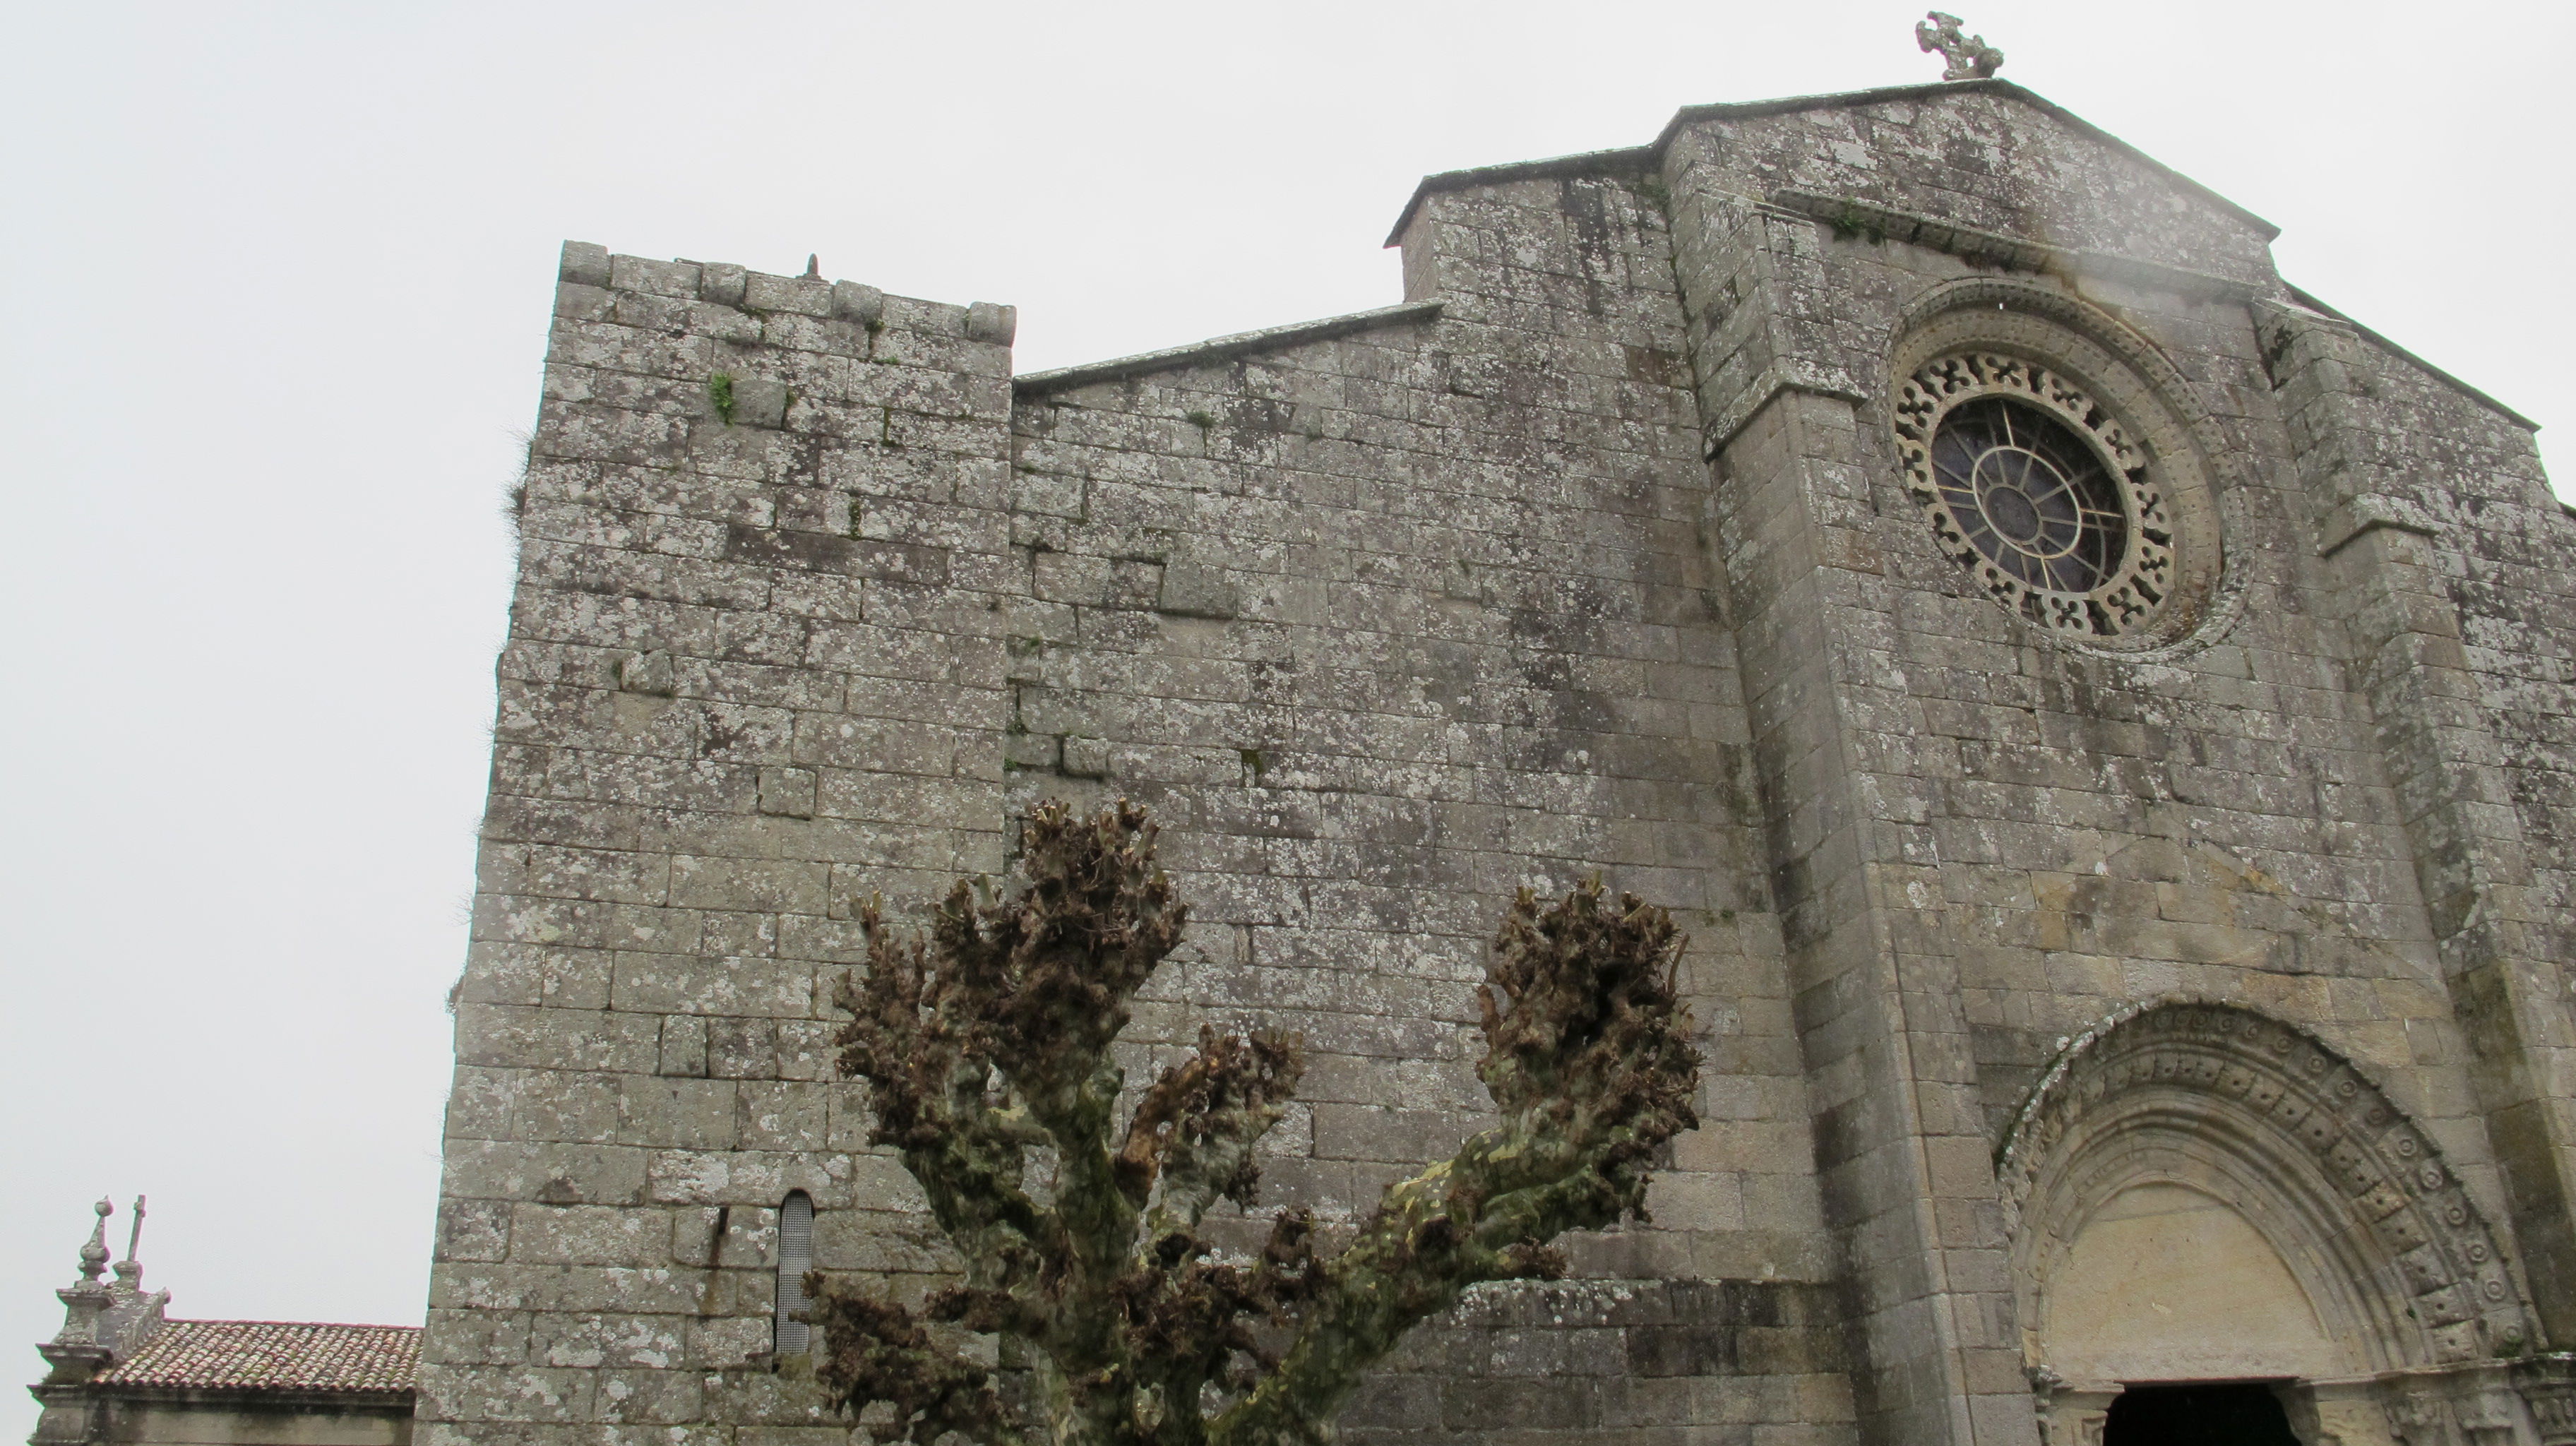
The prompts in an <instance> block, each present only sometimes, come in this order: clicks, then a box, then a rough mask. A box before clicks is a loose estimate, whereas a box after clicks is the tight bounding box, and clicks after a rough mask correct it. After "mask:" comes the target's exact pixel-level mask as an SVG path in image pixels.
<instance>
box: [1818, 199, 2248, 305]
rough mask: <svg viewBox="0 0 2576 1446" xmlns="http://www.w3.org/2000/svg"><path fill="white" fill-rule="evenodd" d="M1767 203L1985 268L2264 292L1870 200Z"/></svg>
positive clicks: (2179, 289) (2159, 287) (2172, 287)
mask: <svg viewBox="0 0 2576 1446" xmlns="http://www.w3.org/2000/svg"><path fill="white" fill-rule="evenodd" d="M1770 199H1771V204H1772V205H1774V206H1777V207H1779V208H1780V209H1782V210H1784V211H1793V212H1796V213H1797V214H1799V215H1801V216H1805V217H1807V218H1809V219H1811V220H1816V221H1822V222H1824V223H1825V224H1826V225H1828V226H1832V227H1834V228H1836V229H1838V230H1844V231H1854V232H1861V233H1866V234H1868V235H1870V236H1872V237H1882V238H1884V239H1886V240H1889V241H1903V242H1907V243H1909V244H1911V245H1916V246H1928V247H1930V248H1931V249H1933V250H1935V251H1944V252H1947V253H1949V254H1950V255H1952V256H1956V257H1958V258H1960V259H1961V260H1963V261H1974V262H1977V263H1979V264H1981V265H1987V266H2000V267H2004V268H2006V269H2008V270H2013V271H2030V272H2037V273H2041V274H2044V275H2051V276H2065V277H2069V278H2073V279H2076V280H2084V279H2100V280H2103V281H2116V282H2120V283H2122V284H2124V285H2129V286H2138V287H2144V288H2148V289H2151V290H2156V291H2167V292H2171V293H2173V294H2175V295H2177V296H2185V297H2190V298H2192V299H2194V300H2201V301H2232V302H2246V301H2251V300H2253V299H2254V298H2255V297H2257V296H2259V295H2261V294H2262V290H2261V288H2259V287H2257V286H2255V285H2253V284H2252V283H2250V282H2244V281H2233V280H2230V279H2228V278H2227V277H2224V276H2212V275H2210V274H2209V273H2207V272H2205V271H2192V270H2188V269H2186V268H2184V267H2180V266H2168V265H2165V264H2164V263H2163V262H2161V261H2144V260H2140V259H2139V258H2137V257H2135V256H2121V255H2118V254H2116V253H2114V252H2109V251H2082V250H2076V249H2074V248H2072V247H2066V246H2051V245H2049V244H2047V243H2046V242H2042V241H2026V240H2023V239H2022V238H2020V237H2017V236H2006V235H2003V234H2001V233H2000V232H1995V231H1980V230H1978V229H1977V228H1976V227H1974V226H1962V225H1960V224H1958V223H1957V222H1955V221H1944V220H1941V219H1940V218H1939V217H1936V216H1924V215H1918V214H1916V213H1915V212H1912V211H1898V210H1894V209H1891V208H1889V207H1886V206H1874V205H1871V204H1870V203H1869V202H1867V201H1855V200H1848V199H1845V198H1842V197H1838V196H1820V195H1817V194H1816V193H1814V192H1812V191H1798V190H1778V191H1773V192H1772V193H1771V197H1770Z"/></svg>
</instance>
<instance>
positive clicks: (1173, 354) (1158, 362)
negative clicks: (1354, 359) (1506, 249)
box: [1011, 301, 1442, 401]
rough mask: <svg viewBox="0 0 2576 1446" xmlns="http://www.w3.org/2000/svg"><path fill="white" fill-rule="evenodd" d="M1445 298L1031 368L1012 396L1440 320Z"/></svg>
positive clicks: (1035, 394)
mask: <svg viewBox="0 0 2576 1446" xmlns="http://www.w3.org/2000/svg"><path fill="white" fill-rule="evenodd" d="M1441 306H1442V303H1440V302H1437V301H1408V302H1404V303H1401V304H1400V305H1396V306H1381V307H1378V308H1376V309H1374V310H1371V311H1354V312H1352V313H1350V314H1349V315H1347V316H1330V317H1326V318H1324V319H1323V320H1321V321H1301V322H1297V323H1295V324H1293V325H1290V326H1274V327H1268V328H1266V329H1264V330H1261V331H1243V332H1236V333H1235V334H1234V335H1232V336H1219V337H1211V338H1209V339H1208V340H1206V341H1201V342H1192V343H1191V344H1190V345H1188V346H1175V347H1167V348H1165V349H1163V350H1162V351H1149V352H1140V353H1138V354H1137V355H1135V356H1126V357H1117V358H1113V359H1112V360H1109V361H1097V362H1085V363H1083V364H1082V365H1080V366H1070V367H1058V368H1056V369H1055V370H1054V371H1048V372H1031V373H1029V374H1028V375H1027V376H1024V377H1014V378H1012V379H1011V392H1012V395H1013V396H1014V397H1015V398H1017V399H1018V400H1021V401H1027V400H1029V399H1031V398H1033V397H1043V396H1046V395H1048V394H1050V393H1054V392H1061V391H1065V390H1067V389H1069V388H1073V387H1085V386H1089V385H1091V384H1092V383H1094V382H1115V381H1124V380H1126V379H1127V378H1129V377H1136V376H1143V375H1145V374H1147V373H1149V372H1159V371H1169V370H1171V369H1172V368H1174V367H1185V366H1195V365H1198V364H1200V363H1202V362H1214V361H1231V360H1233V359H1234V358H1236V357H1240V356H1249V355H1251V354H1253V353H1255V352H1263V351H1273V350H1276V349H1278V348H1280V347H1286V346H1295V345H1298V344H1299V343H1302V342H1310V341H1330V340H1332V339H1333V338H1335V337H1340V336H1350V335H1352V334H1353V333H1356V332H1363V331H1375V330H1377V329H1378V328H1380V327H1387V326H1404V325H1408V324H1410V323H1414V322H1424V321H1437V320H1439V319H1440V310H1441Z"/></svg>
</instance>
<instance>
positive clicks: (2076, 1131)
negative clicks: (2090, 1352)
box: [1996, 1001, 2538, 1371]
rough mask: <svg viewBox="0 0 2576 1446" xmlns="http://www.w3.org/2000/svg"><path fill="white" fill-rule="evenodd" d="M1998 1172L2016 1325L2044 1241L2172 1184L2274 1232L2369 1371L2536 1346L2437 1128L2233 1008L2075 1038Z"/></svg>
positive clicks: (2270, 1023)
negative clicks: (2131, 1193)
mask: <svg viewBox="0 0 2576 1446" xmlns="http://www.w3.org/2000/svg"><path fill="white" fill-rule="evenodd" d="M1996 1173H1997V1177H1998V1179H1999V1181H2000V1182H2001V1184H2002V1187H2003V1191H2004V1201H2005V1209H2006V1217H2007V1221H2008V1224H2009V1226H2010V1229H2011V1231H2012V1235H2013V1248H2014V1255H2015V1264H2016V1267H2017V1269H2016V1276H2017V1278H2018V1279H2017V1284H2018V1285H2019V1287H2020V1289H2021V1291H2022V1293H2023V1295H2024V1299H2023V1302H2022V1304H2023V1309H2024V1312H2025V1314H2024V1315H2023V1319H2024V1320H2025V1322H2028V1321H2032V1320H2034V1319H2036V1309H2035V1307H2036V1303H2035V1302H2034V1301H2033V1300H2032V1299H2031V1298H2030V1294H2031V1291H2032V1290H2033V1288H2034V1284H2035V1282H2036V1280H2037V1279H2039V1278H2040V1277H2042V1276H2043V1275H2044V1274H2045V1272H2046V1267H2047V1264H2048V1255H2049V1252H2050V1251H2051V1250H2052V1249H2058V1248H2062V1247H2063V1245H2064V1242H2065V1241H2067V1240H2069V1239H2071V1238H2072V1236H2073V1235H2074V1233H2075V1232H2076V1231H2077V1230H2078V1229H2080V1228H2081V1226H2082V1224H2083V1222H2084V1218H2085V1214H2086V1212H2088V1211H2089V1210H2092V1209H2094V1208H2098V1206H2099V1205H2100V1204H2101V1203H2102V1202H2103V1201H2105V1200H2108V1199H2110V1198H2111V1197H2112V1196H2113V1195H2115V1194H2117V1193H2118V1192H2119V1191H2120V1190H2123V1189H2126V1188H2128V1187H2129V1186H2130V1185H2133V1184H2140V1183H2149V1182H2154V1181H2159V1180H2170V1181H2176V1182H2182V1183H2189V1184H2192V1185H2193V1186H2195V1187H2196V1188H2202V1189H2206V1190H2209V1191H2210V1192H2212V1193H2213V1194H2216V1195H2218V1196H2220V1197H2221V1198H2223V1199H2225V1200H2227V1202H2228V1203H2229V1204H2231V1205H2233V1206H2235V1207H2236V1208H2237V1209H2238V1210H2239V1212H2240V1213H2242V1214H2243V1215H2244V1216H2245V1217H2246V1218H2247V1219H2248V1220H2249V1221H2250V1222H2251V1223H2252V1224H2253V1225H2254V1226H2255V1227H2256V1228H2257V1229H2258V1230H2260V1231H2262V1232H2263V1233H2264V1234H2265V1235H2266V1236H2268V1237H2270V1238H2271V1239H2272V1241H2273V1243H2274V1244H2275V1246H2276V1247H2278V1248H2280V1251H2281V1254H2282V1255H2283V1257H2284V1258H2285V1259H2286V1260H2288V1261H2290V1262H2292V1263H2293V1269H2294V1270H2296V1271H2298V1272H2299V1273H2300V1275H2301V1284H2302V1285H2303V1286H2304V1287H2306V1288H2307V1290H2308V1292H2309V1294H2310V1296H2311V1297H2312V1298H2313V1299H2314V1300H2315V1302H2316V1304H2317V1306H2318V1308H2319V1309H2320V1311H2321V1312H2323V1313H2324V1314H2325V1315H2326V1316H2327V1318H2328V1319H2327V1320H2326V1325H2327V1326H2328V1328H2329V1330H2331V1331H2332V1332H2334V1333H2335V1334H2336V1335H2337V1336H2338V1337H2340V1338H2342V1339H2345V1340H2348V1341H2351V1342H2352V1343H2353V1344H2355V1345H2356V1346H2358V1347H2360V1348H2361V1349H2362V1351H2363V1352H2364V1354H2365V1356H2366V1361H2365V1362H2362V1363H2357V1364H2363V1365H2364V1368H2365V1369H2367V1370H2371V1371H2389V1370H2405V1369H2410V1368H2421V1367H2425V1366H2433V1365H2441V1364H2447V1363H2456V1362H2468V1361H2480V1360H2490V1359H2493V1358H2495V1357H2499V1356H2504V1357H2510V1356H2516V1355H2520V1354H2522V1353H2524V1352H2525V1351H2527V1350H2528V1349H2529V1348H2530V1344H2531V1343H2533V1342H2535V1341H2537V1340H2538V1335H2537V1332H2536V1327H2535V1324H2534V1322H2533V1320H2532V1318H2531V1315H2530V1312H2529V1310H2528V1308H2527V1306H2526V1304H2525V1302H2524V1301H2523V1298H2522V1294H2521V1291H2520V1289H2519V1287H2518V1285H2517V1283H2516V1281H2515V1278H2514V1276H2513V1274H2512V1272H2511V1271H2510V1270H2509V1268H2508V1266H2507V1263H2506V1261H2505V1259H2504V1257H2503V1255H2502V1253H2501V1252H2500V1251H2499V1250H2498V1249H2497V1246H2496V1238H2495V1235H2494V1234H2493V1232H2491V1231H2490V1230H2489V1229H2488V1227H2487V1222H2486V1220H2485V1218H2484V1217H2483V1215H2481V1214H2480V1212H2479V1210H2478V1207H2477V1205H2476V1204H2475V1202H2473V1201H2472V1200H2471V1199H2470V1198H2469V1194H2468V1192H2467V1191H2466V1190H2464V1189H2463V1188H2462V1187H2461V1184H2460V1181H2459V1178H2458V1177H2457V1176H2456V1175H2455V1174H2454V1173H2453V1172H2452V1170H2451V1168H2450V1166H2449V1165H2448V1164H2447V1163H2446V1162H2445V1161H2444V1160H2443V1158H2442V1154H2441V1152H2440V1151H2439V1150H2437V1149H2436V1148H2435V1147H2434V1145H2433V1142H2432V1140H2431V1138H2430V1137H2428V1136H2427V1135H2426V1134H2425V1133H2424V1132H2423V1131H2422V1130H2421V1129H2420V1128H2418V1127H2417V1126H2416V1125H2415V1124H2414V1123H2413V1122H2412V1121H2411V1120H2409V1119H2408V1118H2407V1117H2406V1116H2405V1114H2404V1112H2403V1111H2401V1110H2399V1109H2398V1108H2397V1106H2396V1105H2395V1104H2394V1103H2392V1102H2391V1101H2390V1100H2389V1098H2388V1096H2387V1095H2386V1094H2385V1093H2383V1092H2382V1091H2381V1090H2380V1088H2379V1087H2378V1086H2377V1085H2376V1084H2374V1083H2372V1082H2371V1080H2370V1079H2369V1078H2368V1077H2367V1076H2366V1075H2364V1074H2363V1073H2362V1072H2361V1071H2360V1070H2359V1069H2357V1068H2356V1067H2354V1066H2353V1064H2352V1063H2351V1062H2350V1061H2348V1060H2346V1059H2345V1058H2343V1057H2342V1056H2341V1055H2339V1054H2337V1053H2336V1052H2335V1051H2334V1050H2332V1049H2330V1048H2328V1047H2327V1046H2326V1045H2324V1044H2322V1043H2320V1042H2318V1041H2317V1040H2316V1039H2315V1038H2314V1037H2313V1036H2311V1035H2309V1034H2307V1033H2305V1032H2303V1031H2301V1030H2299V1029H2297V1028H2294V1027H2292V1026H2290V1025H2286V1024H2283V1023H2281V1022H2280V1021H2278V1020H2274V1019H2270V1018H2267V1017H2265V1016H2264V1015H2261V1014H2258V1013H2256V1012H2255V1011H2253V1010H2250V1009H2246V1008H2243V1007H2241V1006H2238V1005H2233V1004H2219V1003H2208V1002H2195V1001H2167V1002H2163V1003H2158V1004H2154V1005H2148V1006H2142V1007H2140V1008H2138V1009H2135V1010H2132V1011H2129V1012H2126V1013H2123V1014H2120V1015H2115V1016H2113V1017H2112V1018H2111V1019H2110V1020H2109V1021H2107V1022H2105V1023H2104V1024H2102V1025H2101V1026H2099V1027H2097V1028H2095V1029H2094V1030H2092V1031H2091V1032H2089V1033H2087V1034H2085V1035H2084V1036H2083V1037H2081V1038H2079V1039H2077V1040H2076V1041H2075V1042H2074V1043H2072V1044H2071V1045H2069V1046H2068V1047H2067V1048H2066V1049H2065V1050H2064V1051H2063V1052H2062V1053H2061V1054H2060V1055H2059V1056H2058V1058H2057V1060H2056V1062H2055V1063H2054V1064H2053V1065H2052V1066H2051V1067H2050V1069H2049V1070H2048V1072H2047V1074H2046V1075H2045V1076H2044V1077H2043V1078H2042V1079H2041V1080H2040V1082H2039V1084H2038V1086H2037V1087H2036V1088H2035V1089H2034V1090H2033V1091H2032V1094H2031V1098H2030V1100H2029V1102H2028V1103H2027V1104H2026V1105H2025V1106H2024V1107H2023V1109H2022V1111H2021V1113H2020V1115H2019V1116H2018V1117H2016V1118H2015V1120H2014V1121H2013V1125H2012V1128H2011V1130H2010V1131H2009V1132H2008V1133H2007V1135H2006V1136H2005V1139H2004V1143H2003V1148H2002V1151H2001V1154H2000V1156H1999V1158H1998V1160H1997V1168H1996ZM2034 1364H2035V1365H2039V1364H2044V1363H2043V1362H2034Z"/></svg>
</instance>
